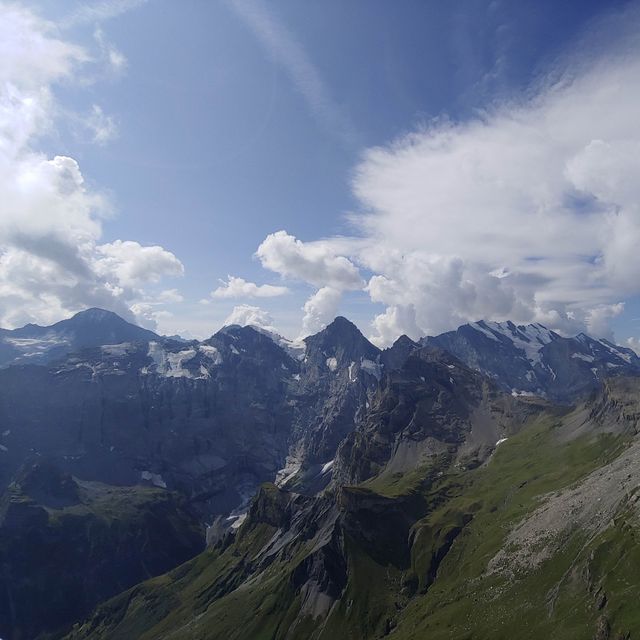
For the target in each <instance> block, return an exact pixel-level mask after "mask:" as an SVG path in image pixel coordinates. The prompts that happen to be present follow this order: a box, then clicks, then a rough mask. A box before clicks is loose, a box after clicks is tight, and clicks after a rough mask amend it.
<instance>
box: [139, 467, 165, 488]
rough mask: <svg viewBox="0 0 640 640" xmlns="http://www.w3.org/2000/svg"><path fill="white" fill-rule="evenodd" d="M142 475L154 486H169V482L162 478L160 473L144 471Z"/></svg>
mask: <svg viewBox="0 0 640 640" xmlns="http://www.w3.org/2000/svg"><path fill="white" fill-rule="evenodd" d="M140 477H141V478H142V479H143V480H146V481H147V482H150V483H151V484H152V485H153V486H154V487H160V488H161V489H166V488H167V483H166V482H165V481H164V480H163V479H162V476H161V475H160V474H159V473H151V471H143V472H142V473H141V474H140Z"/></svg>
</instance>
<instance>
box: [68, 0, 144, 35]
mask: <svg viewBox="0 0 640 640" xmlns="http://www.w3.org/2000/svg"><path fill="white" fill-rule="evenodd" d="M147 2H148V0H103V2H96V3H94V4H88V5H84V6H81V7H78V8H77V9H76V10H75V11H73V12H72V13H70V14H69V15H68V16H67V17H66V18H63V19H62V20H61V21H60V22H59V23H58V26H59V27H61V28H63V29H68V28H71V27H78V26H82V25H86V24H95V23H96V22H104V21H105V20H111V19H112V18H117V17H118V16H120V15H122V14H123V13H128V12H129V11H132V10H133V9H137V8H138V7H140V6H142V5H143V4H146V3H147Z"/></svg>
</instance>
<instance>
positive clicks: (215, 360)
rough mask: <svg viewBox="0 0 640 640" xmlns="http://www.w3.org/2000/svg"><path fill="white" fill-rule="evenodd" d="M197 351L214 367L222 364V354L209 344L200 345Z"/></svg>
mask: <svg viewBox="0 0 640 640" xmlns="http://www.w3.org/2000/svg"><path fill="white" fill-rule="evenodd" d="M198 351H199V352H200V353H201V354H202V355H203V356H204V357H205V358H208V359H209V360H211V363H212V364H214V365H219V364H222V362H223V360H222V354H221V353H220V352H219V351H218V350H217V349H216V348H215V347H212V346H211V345H210V344H201V345H199V346H198Z"/></svg>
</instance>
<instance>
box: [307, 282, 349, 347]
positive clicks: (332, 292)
mask: <svg viewBox="0 0 640 640" xmlns="http://www.w3.org/2000/svg"><path fill="white" fill-rule="evenodd" d="M341 299H342V292H341V291H340V290H338V289H334V288H333V287H322V288H321V289H318V291H316V292H315V293H314V294H313V295H312V296H311V297H310V298H309V299H308V300H307V301H306V302H305V303H304V307H303V311H304V317H303V318H302V333H301V335H300V337H302V338H304V337H305V336H308V335H311V334H313V333H317V332H318V331H320V330H322V329H324V328H325V327H326V326H327V325H328V324H329V323H330V322H331V321H332V320H333V319H334V318H335V317H336V315H337V313H338V306H339V305H340V300H341Z"/></svg>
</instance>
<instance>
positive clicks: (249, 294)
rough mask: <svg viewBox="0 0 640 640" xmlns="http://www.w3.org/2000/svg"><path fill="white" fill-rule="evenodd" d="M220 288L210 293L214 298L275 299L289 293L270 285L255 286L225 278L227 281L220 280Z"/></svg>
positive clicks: (282, 288)
mask: <svg viewBox="0 0 640 640" xmlns="http://www.w3.org/2000/svg"><path fill="white" fill-rule="evenodd" d="M220 282H221V286H220V287H218V288H217V289H215V290H214V291H212V292H211V295H212V297H214V298H275V297H277V296H283V295H285V294H287V293H289V289H288V288H287V287H281V286H276V285H272V284H262V285H257V284H256V283H255V282H248V281H247V280H244V279H243V278H237V277H235V276H227V280H226V281H224V280H220Z"/></svg>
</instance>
